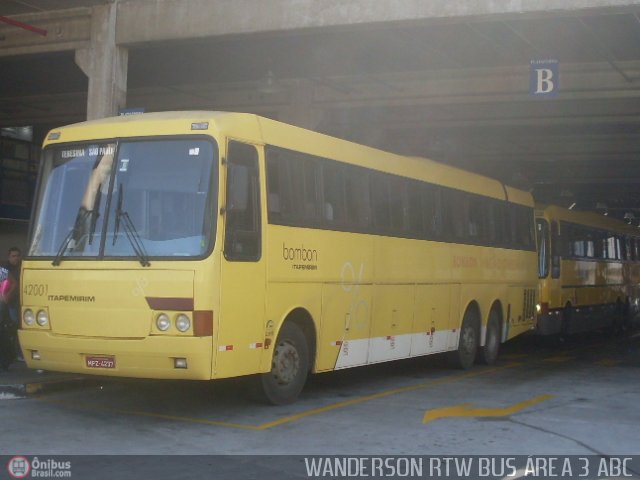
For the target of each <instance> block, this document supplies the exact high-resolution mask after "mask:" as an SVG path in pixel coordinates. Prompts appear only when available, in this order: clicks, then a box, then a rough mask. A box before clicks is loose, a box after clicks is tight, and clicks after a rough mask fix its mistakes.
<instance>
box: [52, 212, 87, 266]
mask: <svg viewBox="0 0 640 480" xmlns="http://www.w3.org/2000/svg"><path fill="white" fill-rule="evenodd" d="M91 213H92V210H87V209H85V208H84V207H80V208H79V209H78V215H77V216H76V223H75V224H74V225H73V228H72V229H71V231H70V232H69V234H68V235H67V236H66V237H64V240H62V243H61V244H60V248H58V252H57V253H56V256H55V258H54V259H53V261H52V262H51V265H53V266H54V267H57V266H58V265H60V261H61V260H62V257H63V256H64V253H65V252H66V251H67V247H68V246H69V244H70V243H71V241H72V240H73V239H74V238H77V237H79V236H80V235H79V233H80V227H81V225H82V224H83V223H84V222H85V220H86V219H87V217H88V216H89V215H91ZM74 246H75V245H74Z"/></svg>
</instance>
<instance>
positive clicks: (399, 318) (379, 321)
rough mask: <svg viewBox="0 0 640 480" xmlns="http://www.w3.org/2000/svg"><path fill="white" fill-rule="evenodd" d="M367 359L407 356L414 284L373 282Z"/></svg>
mask: <svg viewBox="0 0 640 480" xmlns="http://www.w3.org/2000/svg"><path fill="white" fill-rule="evenodd" d="M373 298H374V301H373V315H372V320H371V343H370V346H369V363H376V362H384V361H386V360H396V359H400V358H407V357H408V356H409V354H410V352H411V328H412V325H413V305H414V286H413V285H375V286H374V289H373Z"/></svg>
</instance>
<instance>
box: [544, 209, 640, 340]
mask: <svg viewBox="0 0 640 480" xmlns="http://www.w3.org/2000/svg"><path fill="white" fill-rule="evenodd" d="M536 234H537V237H538V238H537V243H538V255H539V257H538V260H539V261H538V275H539V278H540V293H539V299H540V312H539V317H538V322H537V328H536V330H537V333H539V334H541V335H553V334H561V335H569V334H572V333H577V332H584V331H590V330H596V329H599V328H605V327H608V328H611V329H613V330H618V331H624V330H628V329H629V328H630V326H631V318H632V317H633V314H634V313H635V312H636V311H637V310H638V301H639V298H640V296H639V293H640V288H639V287H640V285H639V283H640V231H639V230H638V228H637V227H632V226H630V225H627V224H626V223H625V222H623V221H620V220H616V219H613V218H609V217H607V216H605V215H602V214H598V213H593V212H582V211H574V210H568V209H566V208H562V207H558V206H554V205H550V206H537V207H536Z"/></svg>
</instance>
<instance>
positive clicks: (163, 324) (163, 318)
mask: <svg viewBox="0 0 640 480" xmlns="http://www.w3.org/2000/svg"><path fill="white" fill-rule="evenodd" d="M170 326H171V320H170V319H169V315H167V314H166V313H161V314H160V315H158V316H157V317H156V327H158V330H160V331H161V332H166V331H167V330H169V327H170Z"/></svg>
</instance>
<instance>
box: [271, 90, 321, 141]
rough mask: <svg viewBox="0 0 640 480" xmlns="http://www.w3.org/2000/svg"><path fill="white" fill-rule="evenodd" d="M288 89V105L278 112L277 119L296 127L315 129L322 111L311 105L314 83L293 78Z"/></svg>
mask: <svg viewBox="0 0 640 480" xmlns="http://www.w3.org/2000/svg"><path fill="white" fill-rule="evenodd" d="M289 91H290V98H289V105H288V106H287V107H285V108H284V109H282V111H281V112H279V115H278V119H279V120H281V121H283V122H285V123H290V124H291V125H296V126H297V127H302V128H307V129H309V130H316V128H317V127H318V125H319V124H320V121H321V120H322V111H321V110H319V109H318V108H317V107H314V105H313V100H314V98H313V92H314V85H313V84H312V83H311V82H309V81H307V80H300V79H298V80H293V81H291V83H290V88H289Z"/></svg>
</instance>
